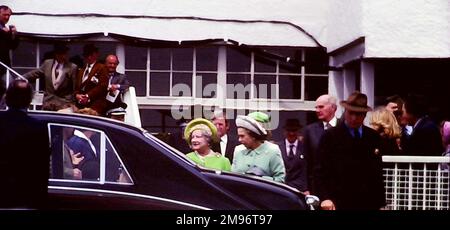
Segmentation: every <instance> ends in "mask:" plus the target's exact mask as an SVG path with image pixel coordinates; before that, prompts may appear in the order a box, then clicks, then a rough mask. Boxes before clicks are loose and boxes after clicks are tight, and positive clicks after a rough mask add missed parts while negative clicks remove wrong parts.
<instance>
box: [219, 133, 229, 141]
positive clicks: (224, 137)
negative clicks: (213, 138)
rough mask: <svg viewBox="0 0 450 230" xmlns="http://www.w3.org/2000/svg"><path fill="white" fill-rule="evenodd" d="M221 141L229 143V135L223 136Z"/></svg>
mask: <svg viewBox="0 0 450 230" xmlns="http://www.w3.org/2000/svg"><path fill="white" fill-rule="evenodd" d="M220 141H223V142H225V143H227V142H228V135H227V134H225V135H223V136H222V137H221V138H220Z"/></svg>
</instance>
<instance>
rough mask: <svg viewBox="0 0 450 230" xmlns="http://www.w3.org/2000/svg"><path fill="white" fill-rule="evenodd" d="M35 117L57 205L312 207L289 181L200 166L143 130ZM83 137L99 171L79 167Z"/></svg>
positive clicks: (81, 118) (102, 121) (71, 117)
mask: <svg viewBox="0 0 450 230" xmlns="http://www.w3.org/2000/svg"><path fill="white" fill-rule="evenodd" d="M29 114H30V115H31V116H32V117H34V118H36V119H38V120H42V121H44V122H46V123H47V126H48V130H49V138H50V143H51V149H52V156H51V163H50V165H51V168H50V180H49V190H48V191H49V197H50V208H51V209H114V210H128V209H132V210H143V209H170V210H174V209H189V210H191V209H219V210H241V209H243V210H254V209H262V210H272V209H277V210H280V209H281V210H291V209H300V210H301V209H306V205H305V200H304V199H305V197H304V196H303V195H302V194H301V193H299V192H298V191H297V190H295V189H293V188H291V187H289V186H286V185H284V184H281V183H275V182H271V181H267V180H264V179H259V178H256V177H250V176H246V175H240V174H235V173H227V172H220V171H214V170H208V169H205V168H201V167H198V166H196V165H195V164H194V163H193V162H192V161H190V160H188V159H187V158H186V157H185V156H184V154H182V153H180V152H179V151H177V150H175V149H174V148H172V147H170V146H169V145H167V144H165V143H164V142H162V141H161V140H159V139H157V138H155V137H154V136H152V135H151V134H150V133H148V132H147V131H145V130H143V129H140V128H136V127H133V126H130V125H127V124H124V123H120V122H116V121H114V120H110V119H107V118H99V117H93V116H87V115H79V114H63V113H53V112H30V113H29ZM76 138H82V139H85V140H88V139H89V141H88V142H89V146H88V149H89V148H90V150H89V151H92V152H93V153H94V154H95V156H96V159H97V161H96V163H97V164H96V167H94V168H93V170H92V168H91V169H90V171H91V172H90V173H92V171H93V173H94V174H93V175H94V176H92V175H90V176H88V173H87V171H86V172H82V173H81V175H80V174H79V173H78V174H77V173H75V172H74V171H75V169H73V167H72V160H71V155H70V154H71V151H70V147H69V145H70V143H71V142H73V140H72V139H76ZM80 151H81V150H80ZM72 154H73V151H72ZM85 157H87V156H85ZM94 165H95V164H94Z"/></svg>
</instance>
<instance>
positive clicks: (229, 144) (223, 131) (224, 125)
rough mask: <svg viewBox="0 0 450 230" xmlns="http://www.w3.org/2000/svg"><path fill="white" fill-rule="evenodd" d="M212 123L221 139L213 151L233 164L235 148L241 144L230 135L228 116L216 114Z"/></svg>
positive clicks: (222, 113) (213, 147)
mask: <svg viewBox="0 0 450 230" xmlns="http://www.w3.org/2000/svg"><path fill="white" fill-rule="evenodd" d="M212 122H213V124H214V125H215V126H216V128H217V135H218V136H219V138H220V141H219V142H218V143H216V144H215V145H213V146H212V150H213V151H214V152H218V153H221V154H222V155H224V156H225V157H226V158H228V160H230V162H233V153H234V148H235V147H236V146H238V145H239V144H240V143H239V141H238V140H237V139H236V138H234V137H233V136H231V135H228V131H230V124H229V123H228V120H227V117H226V114H225V113H224V112H221V113H216V114H214V117H213V118H212Z"/></svg>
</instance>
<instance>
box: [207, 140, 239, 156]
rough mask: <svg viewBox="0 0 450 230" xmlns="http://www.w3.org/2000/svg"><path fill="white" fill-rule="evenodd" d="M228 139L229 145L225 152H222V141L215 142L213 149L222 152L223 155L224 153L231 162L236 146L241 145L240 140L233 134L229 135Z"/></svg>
mask: <svg viewBox="0 0 450 230" xmlns="http://www.w3.org/2000/svg"><path fill="white" fill-rule="evenodd" d="M227 136H228V141H227V146H226V147H225V154H224V153H222V151H221V150H222V149H221V148H220V142H218V143H213V145H212V147H211V149H212V150H213V151H214V152H217V153H221V154H222V155H224V156H225V157H226V158H228V160H230V162H233V154H234V148H235V147H236V146H238V145H240V143H239V141H238V140H236V139H235V138H233V137H232V136H230V135H228V134H227Z"/></svg>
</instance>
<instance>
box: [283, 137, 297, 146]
mask: <svg viewBox="0 0 450 230" xmlns="http://www.w3.org/2000/svg"><path fill="white" fill-rule="evenodd" d="M284 141H285V142H286V146H287V147H289V146H291V145H294V147H297V144H298V140H295V141H294V143H291V142H289V141H288V140H287V139H286V138H285V139H284Z"/></svg>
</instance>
